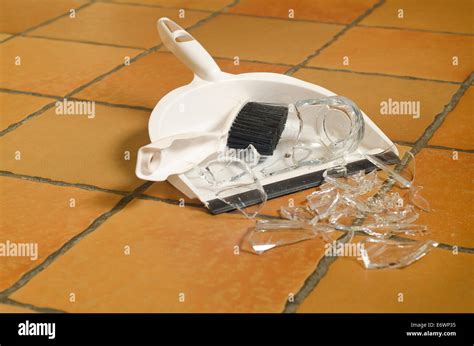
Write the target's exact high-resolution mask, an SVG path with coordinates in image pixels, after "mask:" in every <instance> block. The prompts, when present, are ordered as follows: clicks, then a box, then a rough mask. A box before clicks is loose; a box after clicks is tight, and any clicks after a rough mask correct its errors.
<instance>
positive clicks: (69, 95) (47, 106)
mask: <svg viewBox="0 0 474 346" xmlns="http://www.w3.org/2000/svg"><path fill="white" fill-rule="evenodd" d="M239 1H240V0H235V1H234V2H232V3H231V4H230V5H227V6H225V7H223V8H222V9H220V10H219V11H216V12H213V13H212V14H211V15H209V16H207V17H205V18H203V19H201V20H199V21H197V22H196V23H194V24H193V25H191V26H189V27H187V28H186V30H188V31H190V30H192V29H195V28H198V27H200V26H201V25H203V24H204V23H206V22H207V21H208V20H211V19H212V18H214V17H216V16H217V15H219V14H220V13H221V12H222V11H224V10H225V9H227V8H230V7H232V6H235V5H237V4H238V3H239ZM83 7H84V6H83ZM83 7H82V8H83ZM162 46H163V44H162V43H160V44H158V45H156V46H153V47H151V48H149V49H147V50H145V51H143V52H141V53H139V54H138V55H136V56H134V57H133V58H131V59H130V61H129V65H131V64H133V63H134V62H135V61H137V60H139V59H141V58H144V57H145V56H147V55H149V54H151V53H153V52H155V51H157V50H158V49H160V48H161V47H162ZM126 66H128V65H125V64H120V65H117V66H116V67H114V68H113V69H111V70H109V71H107V72H105V73H103V74H101V75H99V76H97V77H96V78H94V79H93V80H91V81H89V82H87V83H85V84H83V85H81V86H79V87H77V88H75V89H74V90H72V91H70V92H69V93H67V94H66V95H64V98H70V97H72V96H73V95H74V94H77V93H79V92H80V91H82V90H84V89H86V88H88V87H89V86H91V85H93V84H95V83H97V82H99V81H101V80H103V79H104V78H106V77H108V76H110V75H112V74H113V73H115V72H117V71H120V70H121V69H122V68H124V67H126ZM55 104H56V101H54V102H52V103H49V104H47V105H45V106H43V107H42V108H41V109H39V110H37V111H36V112H33V113H31V114H30V115H28V116H27V117H26V118H24V119H23V120H21V121H19V122H17V123H15V124H12V125H10V126H9V127H7V128H6V129H4V130H2V131H0V137H1V136H4V135H5V134H7V133H9V132H11V131H13V130H15V129H17V128H18V127H20V126H21V125H23V124H24V123H26V122H28V121H30V120H31V119H33V118H35V117H37V116H39V115H41V114H43V113H44V112H46V111H47V110H48V109H50V108H52V107H53V106H54V105H55Z"/></svg>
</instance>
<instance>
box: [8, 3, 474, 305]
mask: <svg viewBox="0 0 474 346" xmlns="http://www.w3.org/2000/svg"><path fill="white" fill-rule="evenodd" d="M342 3H344V5H342ZM473 6H474V4H473V2H472V1H469V0H465V1H464V0H459V1H457V3H456V6H451V5H449V4H447V2H445V1H441V0H438V1H416V2H414V1H408V0H386V1H381V2H378V1H376V0H353V1H352V0H351V1H344V2H342V1H341V2H339V1H331V2H329V1H323V0H315V1H296V0H294V1H293V0H284V1H277V2H275V1H270V0H258V1H256V0H254V1H250V0H249V1H247V0H240V1H232V0H171V1H170V0H166V1H165V0H138V1H128V0H114V1H97V2H91V1H88V0H83V1H81V0H77V1H73V0H67V1H66V0H65V1H46V2H42V3H41V5H39V3H38V2H37V1H32V0H22V1H13V0H6V1H2V2H1V4H0V23H1V24H0V65H1V70H2V74H1V78H0V243H2V244H4V243H6V242H11V243H20V242H25V243H33V244H37V246H38V248H37V250H38V251H37V253H36V256H30V257H16V256H8V257H0V269H1V270H0V313H1V312H11V313H15V312H30V311H54V310H60V311H68V312H109V311H110V312H117V311H120V312H132V311H133V312H162V311H163V312H200V311H201V312H282V311H297V312H388V311H392V312H473V311H474V305H473V304H472V302H473V301H474V297H473V295H472V294H473V293H472V292H474V282H473V279H472V278H474V275H473V274H474V273H473V272H472V270H473V269H472V268H473V264H474V263H473V260H474V257H473V256H474V255H473V253H474V236H473V233H472V231H473V229H474V220H473V215H474V210H473V204H472V195H473V191H474V186H473V180H472V171H473V170H474V143H473V140H472V138H474V133H473V131H474V127H473V125H472V119H473V103H472V100H473V97H474V96H473V92H472V90H473V89H472V87H470V85H471V84H472V78H473V77H472V70H473V65H474V64H473V57H472V52H473V51H474V49H473V48H474V43H473V34H474V32H473V24H472V20H471V18H470V17H471V16H470V15H469V13H472V11H473ZM71 9H74V10H75V11H73V12H74V13H75V17H74V18H72V17H71V15H70V14H71ZM400 9H402V10H403V17H402V18H400V17H399V10H400ZM183 11H184V12H183ZM182 13H184V14H185V15H184V18H181V17H180V15H182ZM290 13H291V14H293V15H294V16H292V18H289V15H290ZM161 16H168V17H170V18H173V19H175V20H176V21H178V23H179V24H180V25H182V26H183V27H187V28H189V30H190V32H191V33H192V35H193V36H194V37H195V38H197V39H198V40H199V41H200V42H202V44H203V45H204V46H205V47H206V48H207V49H208V50H209V52H210V53H211V54H212V55H213V56H214V57H215V58H216V61H217V62H218V64H219V65H220V66H221V68H222V69H223V70H224V71H227V72H231V73H243V72H252V71H267V72H277V73H285V72H287V71H288V73H289V74H293V75H294V76H295V77H297V78H300V79H303V80H306V81H308V82H311V83H316V84H319V85H322V86H324V87H326V88H328V89H330V90H332V91H334V92H336V93H338V94H340V95H345V96H347V97H349V98H351V99H353V100H354V101H356V102H357V103H358V104H359V105H360V106H361V108H362V109H364V111H365V112H366V113H367V114H368V115H369V116H370V117H371V118H372V120H373V121H374V122H375V123H376V124H377V125H378V126H379V127H380V128H381V129H382V130H383V131H384V132H385V133H386V134H387V135H388V136H389V137H390V138H391V139H392V140H394V141H396V142H397V143H398V144H399V145H401V146H400V148H401V149H402V150H408V149H409V148H411V147H412V146H413V145H414V144H415V143H416V142H417V141H418V140H419V139H423V141H424V142H423V141H422V142H418V143H422V144H423V145H421V146H420V144H417V145H416V150H419V149H421V151H420V152H419V153H418V154H417V161H416V164H417V178H416V179H417V182H418V184H419V185H422V186H424V190H423V191H424V196H425V197H426V198H427V199H428V200H429V201H430V202H431V206H432V209H433V210H432V212H431V213H429V214H423V215H422V216H421V221H422V223H425V224H427V225H429V227H430V230H431V232H432V233H431V235H430V236H431V237H432V239H434V240H436V241H438V242H441V243H443V246H441V247H440V248H438V249H435V250H433V251H432V253H430V254H428V255H427V256H426V257H425V258H423V259H421V260H420V261H419V262H417V263H415V264H414V265H412V266H410V267H407V268H405V269H399V270H373V271H369V270H365V269H363V267H362V266H361V264H360V263H359V262H358V261H357V260H356V259H354V258H349V259H348V258H339V259H337V260H336V261H335V262H334V263H333V264H331V265H329V267H328V268H326V267H325V266H327V264H325V263H327V262H326V261H325V260H324V259H323V258H324V247H323V243H322V241H321V240H311V241H307V242H302V243H299V244H297V245H293V246H289V247H284V248H279V249H276V250H273V251H271V252H269V253H268V254H265V255H263V256H256V255H252V254H249V253H247V252H244V251H239V252H236V246H238V245H239V244H240V240H241V238H242V236H243V235H244V234H245V233H246V232H247V230H248V228H249V227H251V225H252V224H253V221H252V220H247V219H245V218H243V217H242V216H241V215H240V214H238V213H229V214H225V215H219V216H212V215H210V214H209V213H208V212H207V211H206V209H205V208H204V207H203V206H201V205H200V203H199V202H198V201H196V200H190V199H188V198H186V197H185V196H184V195H183V194H182V193H181V192H179V191H178V190H176V189H175V188H174V187H173V186H172V185H170V184H169V183H167V182H158V183H153V184H146V183H145V182H143V181H141V180H139V179H138V178H136V176H135V174H134V167H135V160H136V152H137V149H138V148H139V147H140V146H141V145H143V144H145V143H147V142H148V141H149V139H148V135H147V122H148V118H149V114H150V111H151V109H152V108H153V107H154V106H155V104H156V103H157V101H158V100H159V99H160V98H161V97H163V96H164V95H165V94H166V93H167V92H169V91H170V90H172V89H175V88H176V87H178V86H181V85H184V84H186V83H188V82H189V81H191V79H192V74H191V73H190V72H189V71H188V70H187V69H186V68H185V67H184V66H183V65H182V64H181V63H180V62H179V61H178V60H177V59H176V58H175V57H173V56H172V54H171V53H169V52H168V51H167V50H166V49H165V48H164V47H163V46H162V45H160V39H159V36H158V34H157V33H156V29H155V20H156V19H158V18H159V17H161ZM236 57H238V58H239V59H240V64H238V65H236V64H234V59H235V58H236ZM345 57H347V59H346V62H347V63H346V64H345V63H344V61H345V60H344V59H345ZM127 61H131V63H130V64H128V63H126V62H127ZM469 78H470V79H469ZM64 97H66V98H73V99H75V100H91V101H95V116H94V117H93V118H87V117H85V116H82V117H80V116H77V117H71V116H59V115H58V114H57V113H56V110H57V107H56V106H55V103H56V102H57V101H58V100H62V99H63V98H64ZM389 99H392V100H398V101H418V102H420V114H419V117H418V116H414V114H406V115H386V114H381V107H380V105H381V102H383V101H388V100H389ZM443 110H444V111H443ZM442 119H444V121H440V120H442ZM438 125H440V126H439V127H438ZM306 194H308V191H303V192H297V193H294V194H291V195H288V196H283V197H280V198H278V199H274V200H271V201H269V202H268V203H267V205H266V206H265V208H264V209H263V212H262V213H263V214H264V216H263V217H272V216H273V217H274V216H276V215H278V209H279V207H280V206H281V205H288V203H292V202H293V203H294V204H295V205H298V204H300V203H302V201H303V200H304V197H305V195H306ZM180 200H181V201H184V203H185V204H184V207H183V206H180ZM453 247H455V248H454V249H457V250H458V253H457V254H454V253H453V251H452V249H453ZM325 269H327V272H326V274H325V275H323V276H322V278H321V279H320V280H319V281H318V282H317V283H314V280H313V281H311V280H308V281H307V280H306V279H307V278H309V277H311V274H315V273H316V274H317V273H319V272H324V271H325ZM313 276H314V275H313ZM304 292H310V293H309V294H306V293H304ZM368 292H369V293H370V294H367V293H368ZM400 293H402V294H403V302H399V299H398V297H399V294H400ZM293 296H295V297H296V303H291V302H289V300H291V299H289V298H291V297H293ZM72 297H73V298H74V299H73V298H72Z"/></svg>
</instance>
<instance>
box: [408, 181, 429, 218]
mask: <svg viewBox="0 0 474 346" xmlns="http://www.w3.org/2000/svg"><path fill="white" fill-rule="evenodd" d="M422 189H423V186H412V187H411V189H410V192H409V201H410V202H411V203H412V204H413V205H414V206H415V207H417V208H418V209H420V210H423V211H425V212H430V211H431V206H430V203H429V202H428V201H427V200H426V198H424V197H423V196H422V195H421V193H420V191H421V190H422Z"/></svg>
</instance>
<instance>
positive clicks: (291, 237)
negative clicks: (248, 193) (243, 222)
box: [244, 220, 318, 254]
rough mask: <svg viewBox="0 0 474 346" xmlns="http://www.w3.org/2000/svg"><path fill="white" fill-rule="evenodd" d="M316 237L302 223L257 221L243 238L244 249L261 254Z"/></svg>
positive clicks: (315, 234) (314, 233) (310, 229)
mask: <svg viewBox="0 0 474 346" xmlns="http://www.w3.org/2000/svg"><path fill="white" fill-rule="evenodd" d="M317 236H318V233H317V232H314V231H313V229H312V227H311V226H309V225H308V224H307V223H305V222H302V221H294V220H258V221H257V222H256V225H255V228H254V229H252V230H251V231H250V234H248V235H247V236H246V238H245V242H246V243H247V244H244V248H249V249H250V250H251V251H252V252H254V253H256V254H262V253H264V252H266V251H268V250H271V249H274V248H276V247H280V246H285V245H291V244H295V243H299V242H302V241H305V240H310V239H314V238H316V237H317Z"/></svg>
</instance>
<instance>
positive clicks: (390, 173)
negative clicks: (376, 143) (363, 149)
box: [363, 145, 415, 189]
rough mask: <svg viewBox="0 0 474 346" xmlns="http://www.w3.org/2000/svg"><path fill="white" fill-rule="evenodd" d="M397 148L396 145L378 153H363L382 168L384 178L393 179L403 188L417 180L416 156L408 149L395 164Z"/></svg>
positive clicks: (408, 186) (410, 185)
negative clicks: (394, 158) (394, 157)
mask: <svg viewBox="0 0 474 346" xmlns="http://www.w3.org/2000/svg"><path fill="white" fill-rule="evenodd" d="M396 152H397V149H396V147H395V145H393V146H392V147H390V148H388V149H385V150H382V149H381V152H380V151H378V152H377V153H376V154H371V153H363V155H364V157H365V158H366V159H367V160H369V161H370V162H371V163H373V164H374V165H375V166H376V167H377V168H379V169H380V170H381V172H380V173H379V175H380V178H381V179H382V180H384V181H385V180H387V181H392V182H393V183H395V184H396V185H397V186H399V187H400V188H403V189H408V188H410V187H412V184H413V181H414V180H415V157H414V155H413V154H412V153H411V152H410V151H407V152H406V153H405V154H404V155H403V157H402V158H401V159H400V161H399V162H398V163H397V164H395V163H394V162H393V160H392V158H393V156H394V155H396V154H395V153H396Z"/></svg>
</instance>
